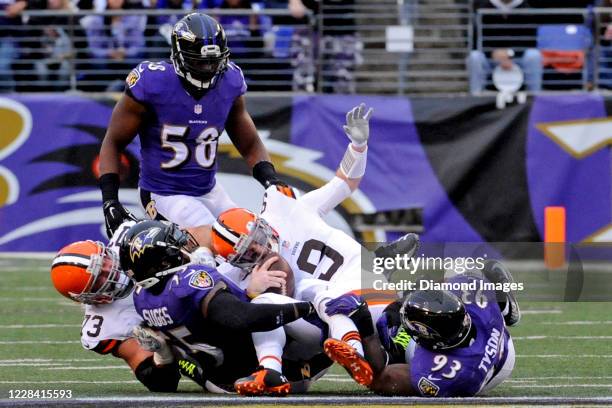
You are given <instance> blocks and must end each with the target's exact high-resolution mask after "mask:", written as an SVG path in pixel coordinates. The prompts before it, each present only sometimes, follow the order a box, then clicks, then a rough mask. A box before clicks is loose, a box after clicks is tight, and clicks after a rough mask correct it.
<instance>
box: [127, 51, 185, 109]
mask: <svg viewBox="0 0 612 408" xmlns="http://www.w3.org/2000/svg"><path fill="white" fill-rule="evenodd" d="M170 68H172V67H171V66H170V65H169V64H168V63H166V62H164V61H162V62H152V61H142V62H141V63H140V64H138V65H137V66H136V68H134V69H133V70H132V71H130V73H129V74H128V76H127V78H126V79H125V86H126V88H125V90H126V92H128V93H129V94H130V95H131V96H132V97H133V98H134V99H136V100H137V101H139V102H146V101H147V91H148V89H147V83H148V82H149V81H148V80H147V78H146V77H148V76H150V75H155V74H156V73H157V74H160V73H165V72H166V71H169V70H170ZM173 73H174V71H173ZM158 80H159V78H158Z"/></svg>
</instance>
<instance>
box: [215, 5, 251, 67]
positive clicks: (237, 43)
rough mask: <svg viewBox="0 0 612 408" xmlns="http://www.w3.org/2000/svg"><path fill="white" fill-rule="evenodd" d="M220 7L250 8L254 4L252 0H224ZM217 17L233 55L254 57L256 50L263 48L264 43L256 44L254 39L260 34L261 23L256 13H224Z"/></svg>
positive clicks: (228, 8)
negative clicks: (248, 14) (246, 14)
mask: <svg viewBox="0 0 612 408" xmlns="http://www.w3.org/2000/svg"><path fill="white" fill-rule="evenodd" d="M219 8H220V9H221V10H232V9H249V10H250V9H251V8H252V4H251V0H223V1H222V2H221V5H220V7H219ZM217 19H218V20H219V22H220V23H221V25H222V26H223V28H224V29H225V33H226V34H227V39H228V45H229V47H230V50H232V51H231V52H232V55H234V56H237V57H241V56H243V57H252V56H254V55H253V53H254V50H260V49H261V47H262V44H261V43H260V44H256V41H254V40H255V39H256V38H257V37H258V35H259V24H258V21H257V16H256V15H254V14H252V15H250V16H244V15H226V14H222V15H219V16H218V18H217ZM238 64H240V63H238ZM240 65H241V64H240Z"/></svg>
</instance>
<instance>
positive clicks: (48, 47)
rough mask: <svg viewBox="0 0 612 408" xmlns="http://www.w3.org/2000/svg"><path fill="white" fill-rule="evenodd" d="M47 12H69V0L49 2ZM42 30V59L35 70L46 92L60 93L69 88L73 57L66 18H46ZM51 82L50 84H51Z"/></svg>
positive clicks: (36, 63)
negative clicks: (70, 60) (71, 59)
mask: <svg viewBox="0 0 612 408" xmlns="http://www.w3.org/2000/svg"><path fill="white" fill-rule="evenodd" d="M47 10H55V11H69V10H70V3H69V2H68V0H47ZM44 23H45V24H44V26H43V29H42V34H43V35H42V40H41V49H40V53H41V58H39V59H38V60H37V61H35V62H34V68H35V70H36V73H37V74H38V78H39V80H41V81H44V82H47V84H46V85H44V88H45V90H46V91H51V90H54V91H60V90H64V89H67V88H68V87H69V85H70V84H69V80H70V62H69V58H70V57H71V56H72V55H73V51H72V41H71V39H70V37H69V36H68V34H67V33H66V29H67V25H68V18H67V17H66V16H51V17H45V20H44ZM49 82H50V83H49Z"/></svg>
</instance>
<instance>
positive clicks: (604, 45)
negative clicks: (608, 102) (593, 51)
mask: <svg viewBox="0 0 612 408" xmlns="http://www.w3.org/2000/svg"><path fill="white" fill-rule="evenodd" d="M596 5H597V6H598V7H612V0H602V1H600V2H598V3H597V4H596ZM600 18H601V27H602V30H603V31H602V32H600V33H599V61H598V63H599V87H600V88H607V89H610V88H612V16H610V14H603V15H602V16H601V17H600Z"/></svg>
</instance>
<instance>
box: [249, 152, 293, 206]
mask: <svg viewBox="0 0 612 408" xmlns="http://www.w3.org/2000/svg"><path fill="white" fill-rule="evenodd" d="M253 177H254V178H255V179H256V180H257V181H259V182H260V183H261V185H262V186H264V188H268V187H270V186H272V185H274V186H276V189H277V190H278V191H280V192H281V193H283V194H284V195H286V196H287V197H291V198H295V192H294V191H293V188H292V187H290V186H289V185H287V184H286V183H285V182H283V181H281V180H280V179H279V178H278V176H277V175H276V170H275V169H274V165H273V164H272V163H270V162H269V161H260V162H259V163H257V164H256V165H255V166H253Z"/></svg>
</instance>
